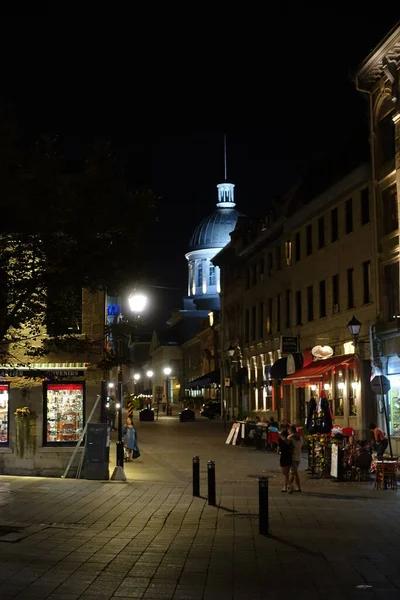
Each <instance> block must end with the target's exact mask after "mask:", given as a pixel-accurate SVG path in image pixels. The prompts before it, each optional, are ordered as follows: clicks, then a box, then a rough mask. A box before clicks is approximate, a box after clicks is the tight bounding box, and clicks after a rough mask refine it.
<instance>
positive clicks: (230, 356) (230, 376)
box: [224, 345, 236, 430]
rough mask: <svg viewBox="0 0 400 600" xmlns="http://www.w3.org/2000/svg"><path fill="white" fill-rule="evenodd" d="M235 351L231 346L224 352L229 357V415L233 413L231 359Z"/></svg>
mask: <svg viewBox="0 0 400 600" xmlns="http://www.w3.org/2000/svg"><path fill="white" fill-rule="evenodd" d="M235 351H236V348H235V347H234V346H232V345H230V346H229V348H228V349H227V351H226V353H227V355H228V356H229V397H230V400H231V413H233V398H232V367H233V357H234V355H235ZM224 383H225V382H224ZM224 429H225V430H226V406H224Z"/></svg>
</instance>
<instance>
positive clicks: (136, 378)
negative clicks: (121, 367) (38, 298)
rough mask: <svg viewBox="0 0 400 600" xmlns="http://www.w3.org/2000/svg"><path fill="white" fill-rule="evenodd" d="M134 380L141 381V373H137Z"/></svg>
mask: <svg viewBox="0 0 400 600" xmlns="http://www.w3.org/2000/svg"><path fill="white" fill-rule="evenodd" d="M133 379H134V380H135V381H139V379H140V373H135V374H134V376H133Z"/></svg>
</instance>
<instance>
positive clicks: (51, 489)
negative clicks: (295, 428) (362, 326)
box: [0, 477, 400, 600]
mask: <svg viewBox="0 0 400 600" xmlns="http://www.w3.org/2000/svg"><path fill="white" fill-rule="evenodd" d="M277 482H278V480H272V482H271V493H270V520H271V530H272V537H263V536H259V535H258V519H257V513H258V503H257V481H256V479H254V480H251V481H250V483H240V484H237V485H233V484H226V483H225V484H221V483H218V489H217V492H218V494H217V504H218V507H210V506H208V505H207V502H206V500H205V499H204V498H192V495H191V486H190V485H187V484H185V483H179V482H166V483H163V482H154V483H149V482H146V481H144V482H143V481H142V482H131V483H125V484H124V483H111V482H109V483H102V482H89V481H83V480H81V481H75V480H62V479H37V478H17V477H2V478H1V479H0V505H1V510H0V597H1V600H9V599H11V598H13V599H14V598H16V599H18V600H24V599H28V598H29V599H43V600H44V599H49V600H77V599H78V598H82V599H85V600H91V599H93V600H94V599H96V600H109V599H110V598H113V599H119V600H123V599H125V598H126V599H127V598H129V599H130V600H133V599H136V598H145V599H147V598H149V599H150V598H154V599H157V598H158V599H165V600H167V599H171V600H172V599H173V600H203V599H204V600H212V599H217V600H225V599H226V600H228V599H234V600H241V599H243V600H253V599H256V598H257V599H262V598H265V599H267V598H268V600H273V599H275V598H278V597H279V598H282V597H283V596H285V595H287V594H291V595H293V596H294V597H296V598H307V599H314V598H318V599H319V598H321V599H322V598H323V599H326V600H328V599H333V598H386V599H389V600H390V599H392V598H393V599H394V598H396V599H398V598H399V597H400V552H399V550H400V520H399V517H400V502H399V500H398V496H397V494H396V493H395V492H375V491H374V490H372V489H371V488H370V487H368V486H367V485H361V486H359V485H351V484H337V483H328V482H322V481H317V482H309V483H308V484H307V490H308V491H306V492H303V493H302V494H293V495H287V494H282V493H280V491H279V486H278V483H277ZM201 491H202V492H203V493H204V491H205V489H204V485H203V486H202V490H201ZM359 585H370V586H371V588H367V589H360V588H358V587H357V586H359Z"/></svg>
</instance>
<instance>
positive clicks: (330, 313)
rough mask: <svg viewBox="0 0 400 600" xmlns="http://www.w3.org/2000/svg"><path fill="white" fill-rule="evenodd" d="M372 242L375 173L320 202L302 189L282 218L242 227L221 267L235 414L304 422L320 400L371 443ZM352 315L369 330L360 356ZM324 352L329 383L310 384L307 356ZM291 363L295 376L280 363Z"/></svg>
mask: <svg viewBox="0 0 400 600" xmlns="http://www.w3.org/2000/svg"><path fill="white" fill-rule="evenodd" d="M373 237H374V224H373V208H372V203H371V175H370V169H369V167H368V166H360V167H358V168H357V169H355V170H353V171H352V172H350V173H348V174H347V175H346V176H344V177H342V178H341V179H340V180H338V181H336V182H335V183H334V184H333V185H331V186H330V187H328V188H327V189H325V191H322V192H321V193H319V194H317V195H316V196H314V197H313V196H310V195H308V194H307V192H306V191H305V190H304V189H303V188H302V186H296V188H294V189H293V190H291V192H290V193H289V194H288V195H287V196H286V198H285V199H284V200H283V202H282V203H281V206H280V209H279V211H276V212H275V214H273V215H272V214H271V215H269V216H268V217H267V218H265V219H262V220H260V219H259V220H246V219H244V220H239V222H238V225H237V227H236V229H235V231H234V232H233V233H232V235H231V243H230V244H229V245H228V246H226V248H225V249H224V250H223V251H222V252H220V253H219V254H218V255H217V256H216V257H215V259H214V262H215V263H216V264H217V265H218V266H219V267H220V269H221V310H222V333H221V354H222V356H223V380H225V378H226V377H228V379H230V382H229V385H228V386H224V392H225V398H224V400H225V402H226V408H227V411H228V412H229V413H231V414H233V415H236V416H237V415H239V416H245V415H249V414H252V413H254V412H258V411H262V412H263V414H264V416H269V415H272V414H273V415H275V416H278V418H288V419H290V420H291V421H295V422H304V419H305V413H306V403H307V402H308V401H309V400H310V398H311V397H312V396H317V395H321V393H322V394H326V395H327V396H328V397H329V399H330V400H331V405H332V408H333V411H334V413H335V415H336V416H335V422H336V423H337V424H338V425H340V426H352V427H353V428H354V429H355V430H356V431H357V433H358V435H365V433H366V428H367V421H368V419H370V418H371V414H370V411H369V408H368V406H369V404H368V403H369V399H370V391H369V389H368V381H369V379H368V374H367V373H368V369H369V331H370V326H371V325H373V324H374V323H375V322H376V318H377V304H376V299H377V294H378V291H377V290H378V286H377V277H376V264H375V261H374V248H373V245H372V244H371V239H373ZM353 314H354V315H356V317H357V319H358V320H359V321H361V323H362V328H361V332H360V337H359V345H358V348H357V350H358V352H357V356H354V350H355V348H354V345H353V343H352V338H351V335H350V333H349V330H348V328H347V324H348V322H349V320H350V319H351V318H352V316H353ZM294 342H295V345H294V346H293V343H294ZM297 343H298V345H297V346H296V344H297ZM282 344H283V345H282ZM287 344H289V348H288V347H287ZM290 344H291V346H290ZM318 347H323V348H325V350H323V351H322V352H324V351H325V352H330V351H331V350H332V351H333V357H332V359H329V360H330V361H331V362H329V360H327V361H325V362H324V367H325V368H326V371H325V372H324V373H323V374H321V375H318V376H316V377H314V376H312V377H309V378H306V374H307V372H306V373H305V374H304V375H303V374H302V373H301V368H300V367H301V364H300V363H299V360H300V355H301V356H304V357H306V356H309V355H310V352H311V350H312V349H315V348H318ZM328 347H329V348H330V349H331V350H328ZM232 354H233V356H230V355H232ZM288 357H290V360H289V362H290V364H291V368H290V369H288V365H289V362H288V361H281V359H282V358H288ZM338 357H342V358H343V360H341V359H338ZM282 365H283V366H282ZM329 366H330V368H328V367H329ZM296 367H297V368H296ZM296 373H297V375H296Z"/></svg>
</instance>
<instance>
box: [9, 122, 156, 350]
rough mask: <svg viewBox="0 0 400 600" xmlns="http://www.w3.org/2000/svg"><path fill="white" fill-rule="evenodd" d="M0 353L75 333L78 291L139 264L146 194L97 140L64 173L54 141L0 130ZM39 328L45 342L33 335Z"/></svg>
mask: <svg viewBox="0 0 400 600" xmlns="http://www.w3.org/2000/svg"><path fill="white" fill-rule="evenodd" d="M0 198H1V205H2V210H1V214H2V219H1V225H0V231H1V237H0V276H1V281H0V354H2V357H1V359H2V360H4V358H5V357H6V356H7V353H8V351H9V348H10V346H9V344H10V343H13V344H17V345H20V346H22V347H23V348H24V352H25V353H27V354H31V355H37V354H40V353H43V352H46V350H47V348H48V346H49V344H50V343H51V344H52V345H54V343H56V344H58V345H62V344H63V343H64V342H65V339H66V336H67V337H68V338H71V337H72V336H74V335H76V334H77V333H79V327H80V323H79V313H80V308H81V292H82V289H88V290H91V291H95V290H108V291H109V292H111V293H118V291H119V290H121V289H123V288H124V287H125V286H127V285H129V284H130V285H132V282H134V281H135V278H136V277H137V276H138V274H139V265H140V264H141V262H142V260H141V239H143V235H145V233H146V228H147V226H148V225H150V223H151V220H152V219H153V218H154V197H153V195H152V193H151V191H149V190H138V189H136V188H135V187H134V186H133V185H132V184H131V183H129V182H128V179H127V176H126V173H125V172H124V170H123V169H122V168H121V166H120V164H119V163H118V161H117V160H116V159H115V157H114V156H113V154H112V152H111V149H110V146H109V145H108V144H107V143H105V142H101V141H98V142H95V143H94V144H93V145H92V146H91V147H90V148H89V149H88V152H87V158H86V160H85V161H84V163H83V164H82V165H81V168H79V169H75V170H74V171H73V172H71V170H70V169H68V165H67V163H66V161H65V160H64V159H63V157H62V155H61V154H60V152H59V144H58V140H57V138H56V137H49V136H47V137H46V136H43V137H42V138H41V139H40V140H39V141H37V142H36V143H35V144H34V145H29V144H26V143H24V142H23V140H22V139H21V138H20V137H19V136H18V130H17V128H16V127H15V126H14V124H13V123H12V122H10V121H8V120H3V121H2V126H1V127H0ZM44 330H46V331H47V341H46V343H45V344H43V343H42V336H41V334H42V333H43V331H44Z"/></svg>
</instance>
